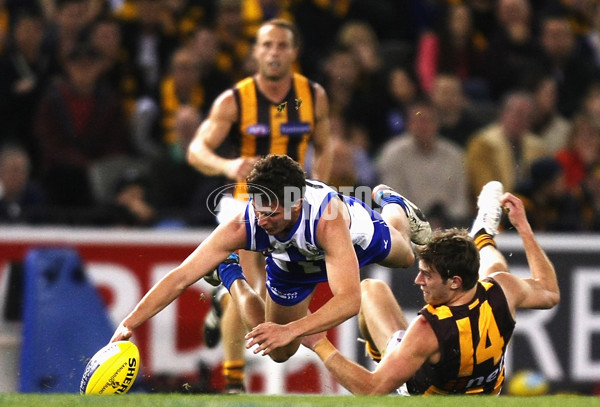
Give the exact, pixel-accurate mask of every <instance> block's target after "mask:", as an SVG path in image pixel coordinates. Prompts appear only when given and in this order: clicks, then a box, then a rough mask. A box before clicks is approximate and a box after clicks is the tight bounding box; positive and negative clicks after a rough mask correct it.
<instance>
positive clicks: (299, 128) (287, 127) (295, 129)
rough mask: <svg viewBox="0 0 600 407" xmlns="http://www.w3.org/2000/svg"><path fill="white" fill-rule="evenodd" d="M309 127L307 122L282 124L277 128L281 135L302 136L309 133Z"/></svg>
mask: <svg viewBox="0 0 600 407" xmlns="http://www.w3.org/2000/svg"><path fill="white" fill-rule="evenodd" d="M310 130H311V126H310V123H308V122H291V123H282V124H281V126H280V127H279V131H280V132H281V134H285V135H286V136H291V137H294V136H302V135H303V134H306V133H310Z"/></svg>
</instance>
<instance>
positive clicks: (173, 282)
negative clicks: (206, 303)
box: [111, 218, 246, 342]
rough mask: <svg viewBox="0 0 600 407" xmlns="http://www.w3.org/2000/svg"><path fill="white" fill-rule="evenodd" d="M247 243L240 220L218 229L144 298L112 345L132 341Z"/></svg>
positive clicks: (117, 331)
mask: <svg viewBox="0 0 600 407" xmlns="http://www.w3.org/2000/svg"><path fill="white" fill-rule="evenodd" d="M245 239H246V232H245V227H244V223H243V222H241V221H240V220H239V219H238V218H234V219H233V220H231V221H230V222H227V223H225V224H222V225H220V226H218V227H217V228H216V229H215V230H214V231H213V233H211V234H210V236H209V237H208V238H207V239H206V240H204V241H203V242H202V244H200V246H198V247H197V248H196V250H194V251H193V252H192V253H191V254H190V255H189V256H188V257H187V258H186V259H185V260H184V261H183V262H182V263H181V264H180V265H179V266H177V267H176V268H174V269H173V270H171V271H170V272H169V273H168V274H167V275H165V276H164V277H163V278H162V279H160V281H158V282H157V283H156V284H155V285H154V286H153V287H152V288H151V289H150V291H148V293H146V295H144V297H143V298H142V299H141V300H140V302H139V303H138V304H137V305H136V306H135V308H134V309H133V311H131V313H130V314H129V315H128V316H127V317H125V319H124V320H123V321H122V322H121V323H120V324H119V326H118V327H117V329H116V331H115V333H114V334H113V337H112V338H111V342H115V341H119V340H126V339H129V338H130V337H131V335H132V334H133V331H134V330H135V329H136V328H138V327H139V326H140V325H142V324H143V323H144V322H146V321H147V320H148V319H150V318H152V317H153V316H154V315H156V314H157V313H159V312H160V311H162V310H163V309H164V308H165V307H166V306H167V305H169V304H170V303H171V302H173V301H174V300H175V299H176V298H177V297H179V296H180V295H181V293H183V292H184V291H185V289H186V288H187V287H189V286H190V285H192V284H193V283H195V282H196V281H198V280H200V279H201V278H202V277H204V276H205V275H207V274H208V273H210V272H212V271H213V270H214V269H215V268H216V267H217V266H218V265H219V264H220V263H221V262H222V261H223V260H225V259H226V258H227V257H228V256H229V255H230V254H231V253H232V252H233V251H235V250H237V249H240V248H243V247H245Z"/></svg>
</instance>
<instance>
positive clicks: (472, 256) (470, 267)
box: [416, 228, 479, 290]
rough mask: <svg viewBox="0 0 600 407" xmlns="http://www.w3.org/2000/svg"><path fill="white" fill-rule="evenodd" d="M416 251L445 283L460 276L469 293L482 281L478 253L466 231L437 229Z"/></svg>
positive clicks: (464, 287)
mask: <svg viewBox="0 0 600 407" xmlns="http://www.w3.org/2000/svg"><path fill="white" fill-rule="evenodd" d="M416 251H417V255H418V256H419V259H421V260H422V261H423V262H425V263H427V265H428V266H430V267H431V268H432V269H433V270H434V271H436V272H437V273H439V274H440V276H442V280H443V281H446V280H448V279H449V278H450V277H453V276H459V277H460V278H461V279H462V285H463V289H465V290H468V289H470V288H473V286H475V283H476V282H477V280H478V279H479V250H477V247H476V246H475V243H473V239H472V238H471V237H470V236H469V234H468V231H467V230H466V229H459V228H451V229H446V230H439V229H438V230H436V231H435V232H434V233H433V236H432V237H431V240H430V241H429V242H428V243H427V244H426V245H425V246H418V247H417V249H416Z"/></svg>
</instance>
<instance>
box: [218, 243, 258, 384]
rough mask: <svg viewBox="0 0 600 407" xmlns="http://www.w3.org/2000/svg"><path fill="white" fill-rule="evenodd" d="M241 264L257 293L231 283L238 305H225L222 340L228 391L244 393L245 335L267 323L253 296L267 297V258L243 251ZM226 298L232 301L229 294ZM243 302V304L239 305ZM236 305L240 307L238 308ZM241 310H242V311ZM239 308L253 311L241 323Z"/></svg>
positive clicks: (230, 302)
mask: <svg viewBox="0 0 600 407" xmlns="http://www.w3.org/2000/svg"><path fill="white" fill-rule="evenodd" d="M239 256H240V265H241V266H242V269H243V270H244V275H245V276H246V279H247V281H248V285H249V286H250V287H252V288H253V289H254V293H250V292H248V291H247V290H248V288H249V287H248V286H247V285H244V284H236V283H234V284H232V286H231V289H232V291H233V295H234V297H235V298H236V299H237V301H236V302H237V304H233V302H232V301H229V302H228V304H227V305H226V306H224V311H223V317H222V319H221V338H222V343H223V356H224V357H223V375H224V377H225V391H226V392H228V393H234V392H244V391H245V388H244V380H245V373H244V369H245V366H246V359H245V353H246V347H245V346H246V340H245V339H244V335H246V332H248V330H249V329H252V328H253V327H255V326H256V325H258V324H259V323H261V322H264V318H265V312H264V303H258V302H257V301H256V298H255V297H254V294H258V295H259V296H260V298H261V299H262V298H264V295H265V259H264V256H263V255H262V254H261V253H256V252H249V251H245V250H240V253H239ZM227 297H229V298H231V297H230V296H229V295H227ZM240 302H242V303H241V304H240ZM236 305H237V306H236ZM240 307H241V308H240ZM238 309H244V310H245V311H246V310H247V311H249V312H254V310H259V311H258V312H257V313H256V314H254V315H252V314H250V315H248V317H247V318H246V320H245V321H243V320H242V318H241V316H240V313H239V311H238Z"/></svg>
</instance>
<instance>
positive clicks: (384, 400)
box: [0, 393, 600, 407]
mask: <svg viewBox="0 0 600 407" xmlns="http://www.w3.org/2000/svg"><path fill="white" fill-rule="evenodd" d="M399 405H402V406H408V407H412V406H417V407H453V406H457V407H459V406H460V407H465V406H470V405H476V406H477V407H488V406H489V407H496V406H502V407H523V406H525V405H526V406H527V407H529V406H548V407H555V406H556V407H589V406H600V397H586V396H571V395H565V396H541V397H508V396H503V397H488V396H483V397H475V396H435V397H401V398H400V397H392V396H306V395H297V396H296V395H288V396H272V395H268V396H267V395H259V394H255V395H236V396H231V395H184V394H127V395H120V396H79V395H74V394H16V393H5V394H0V406H2V407H9V406H10V407H13V406H14V407H17V406H18V407H71V406H73V407H77V406H94V407H113V406H114V407H122V406H131V407H198V406H214V407H242V406H243V407H263V406H265V407H294V406H298V407H310V406H316V407H333V406H336V407H337V406H344V407H346V406H348V407H350V406H365V407H378V406H395V407H397V406H399Z"/></svg>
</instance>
